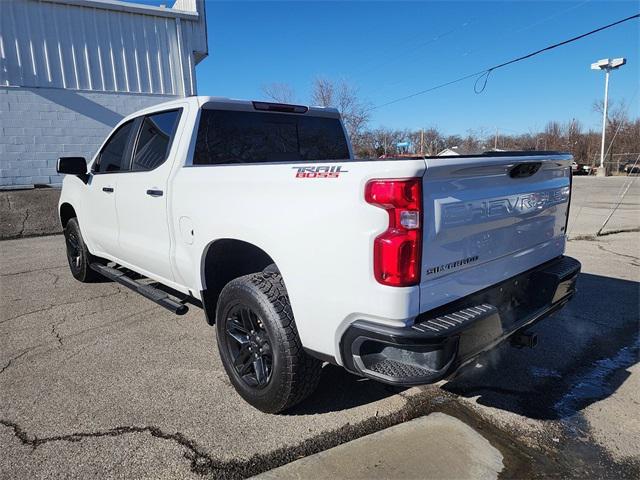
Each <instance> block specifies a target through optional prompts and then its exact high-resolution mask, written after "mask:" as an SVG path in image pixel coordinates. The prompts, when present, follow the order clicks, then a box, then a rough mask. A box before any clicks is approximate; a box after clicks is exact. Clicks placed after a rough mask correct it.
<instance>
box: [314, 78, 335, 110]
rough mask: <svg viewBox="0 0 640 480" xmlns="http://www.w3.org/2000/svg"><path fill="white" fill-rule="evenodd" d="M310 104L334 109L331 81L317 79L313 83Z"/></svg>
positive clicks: (333, 91)
mask: <svg viewBox="0 0 640 480" xmlns="http://www.w3.org/2000/svg"><path fill="white" fill-rule="evenodd" d="M312 88H313V90H312V91H311V103H312V104H313V105H317V106H318V107H335V106H336V102H335V98H334V97H335V86H334V84H333V82H332V81H331V80H328V79H326V78H322V77H317V78H316V79H315V80H314V81H313V87H312Z"/></svg>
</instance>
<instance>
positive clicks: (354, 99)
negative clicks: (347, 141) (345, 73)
mask: <svg viewBox="0 0 640 480" xmlns="http://www.w3.org/2000/svg"><path fill="white" fill-rule="evenodd" d="M311 103H313V104H314V105H318V106H320V107H335V108H337V109H338V111H339V112H340V115H341V116H342V120H343V121H344V123H345V126H346V128H347V132H348V133H349V136H350V137H351V142H352V143H353V144H354V146H355V147H356V149H357V148H358V144H359V142H360V141H361V138H360V136H361V134H362V132H363V130H364V128H365V127H366V125H367V122H368V121H369V111H370V107H369V105H367V104H366V103H365V102H363V101H362V100H361V99H360V97H359V95H358V89H357V88H355V87H354V86H353V85H351V84H349V83H347V82H346V81H344V80H340V81H339V82H334V81H332V80H329V79H326V78H321V77H318V78H316V79H315V80H314V82H313V88H312V91H311Z"/></svg>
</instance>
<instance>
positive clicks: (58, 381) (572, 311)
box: [0, 177, 640, 478]
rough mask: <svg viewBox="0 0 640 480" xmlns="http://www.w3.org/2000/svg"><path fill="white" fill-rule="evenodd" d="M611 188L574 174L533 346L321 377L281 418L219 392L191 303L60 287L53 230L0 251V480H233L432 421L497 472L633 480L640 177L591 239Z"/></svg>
mask: <svg viewBox="0 0 640 480" xmlns="http://www.w3.org/2000/svg"><path fill="white" fill-rule="evenodd" d="M628 181H629V179H626V180H625V178H624V177H622V178H619V179H595V178H584V179H576V181H575V193H574V198H573V204H572V211H571V225H570V229H569V234H570V237H573V238H574V239H573V240H571V241H570V242H569V245H568V252H567V253H568V254H570V255H572V256H574V257H576V258H578V259H579V260H580V261H581V262H582V264H583V273H582V274H581V277H580V279H579V293H578V294H577V296H576V297H575V298H574V300H572V302H571V303H570V304H569V305H568V306H567V307H566V308H565V309H564V310H562V311H561V312H560V313H558V314H556V315H555V316H553V317H551V318H549V319H547V320H546V321H545V322H542V323H541V324H539V325H538V326H537V327H536V328H535V331H536V332H537V333H538V337H539V346H538V347H537V348H536V349H533V350H524V349H522V350H519V349H515V348H512V347H509V346H507V345H505V346H503V347H501V348H500V349H498V350H497V351H495V352H493V353H491V354H490V355H488V356H485V357H482V358H481V359H480V360H479V361H478V363H477V364H476V365H472V366H470V367H469V368H467V369H466V370H465V371H464V372H463V373H462V374H461V375H459V376H457V377H456V378H454V379H450V380H449V381H446V382H441V383H439V384H437V385H431V386H426V387H418V388H412V389H407V390H402V389H394V388H390V387H386V386H384V385H382V384H378V383H375V382H372V381H369V380H364V379H360V378H358V377H355V376H352V375H349V374H347V373H345V372H344V371H342V370H341V369H338V368H336V367H332V366H326V367H325V369H324V371H323V377H322V381H321V385H320V387H319V389H318V391H317V392H316V393H315V394H314V395H313V396H312V397H311V398H310V399H309V400H308V401H307V402H305V403H304V404H303V405H301V406H299V407H297V408H296V409H295V410H294V411H292V412H289V413H288V414H286V415H265V414H263V413H260V412H259V411H257V410H254V409H253V408H251V407H249V406H248V405H247V404H246V403H244V402H243V401H242V400H241V399H240V397H239V396H238V395H237V394H236V393H235V391H234V390H233V388H232V387H231V386H230V384H229V382H228V380H227V378H226V376H225V373H224V370H223V368H222V365H221V363H220V360H219V357H218V353H217V349H216V346H215V336H214V335H215V334H214V329H212V328H211V327H209V326H208V325H207V324H206V322H205V321H204V316H203V314H202V312H201V311H199V310H198V309H197V308H192V309H191V310H190V312H189V313H188V314H187V315H185V316H183V317H176V316H174V315H172V314H171V313H169V312H167V311H165V310H163V309H162V308H160V307H158V306H156V305H155V304H153V303H151V302H149V301H148V300H146V299H144V298H142V297H140V296H138V295H136V294H134V293H133V292H131V291H129V290H127V289H125V288H123V287H120V286H118V285H117V284H114V283H97V284H81V283H78V282H76V281H75V280H74V279H73V278H72V277H71V275H70V273H69V270H68V266H67V264H66V259H65V255H64V241H63V238H62V237H61V236H48V237H38V238H25V239H16V240H7V241H3V242H0V254H1V258H0V286H1V295H0V451H1V452H2V454H1V456H0V477H2V478H36V477H37V478H52V477H56V478H59V477H89V476H92V477H98V478H107V477H108V478H117V477H135V478H237V477H248V476H252V475H256V474H259V473H262V472H265V471H268V470H270V469H272V468H275V467H278V466H280V465H283V464H286V463H288V462H291V461H293V460H296V459H298V458H301V457H304V456H307V455H309V454H313V453H316V452H319V451H322V450H325V449H327V448H330V447H333V446H336V445H339V444H342V443H344V442H346V441H349V440H353V439H356V438H359V437H362V436H363V435H366V434H369V433H372V432H375V431H378V430H381V429H383V428H386V427H390V426H392V425H396V424H400V423H402V422H404V421H406V420H409V419H412V418H418V417H422V416H424V415H427V414H429V413H432V412H443V413H446V414H448V415H451V416H453V417H456V418H457V419H459V420H461V421H462V422H464V423H466V424H467V425H469V426H470V427H472V428H473V429H474V430H476V431H478V432H480V433H481V434H482V435H483V437H484V438H486V439H487V440H488V441H489V442H490V443H491V444H492V445H493V446H494V447H495V448H497V449H498V450H499V451H500V452H501V453H502V455H503V457H504V461H503V464H504V467H503V470H502V472H501V476H503V477H505V478H514V477H518V478H523V477H529V478H536V477H545V476H567V477H580V478H585V477H600V478H638V477H640V417H639V416H638V411H639V407H640V395H639V392H640V367H639V366H638V360H639V357H638V356H639V346H640V340H639V337H638V332H639V322H640V320H639V308H640V233H639V232H638V228H639V227H640V182H635V183H634V184H633V185H632V186H631V187H630V191H629V192H628V194H627V196H625V198H624V201H623V202H621V204H620V207H619V208H618V211H617V212H616V214H614V217H613V218H612V223H611V225H610V227H608V228H607V229H606V230H605V231H610V232H615V231H619V230H623V231H622V232H619V233H611V234H609V235H606V236H602V237H594V236H593V234H594V233H595V232H596V231H597V229H598V228H599V227H600V225H601V223H602V221H604V219H605V218H606V216H607V215H608V212H610V210H611V208H612V207H614V206H615V205H616V204H617V203H618V199H619V198H620V194H621V193H622V191H623V188H624V187H625V186H626V185H627V183H625V182H628ZM572 227H573V230H572ZM634 230H635V231H634ZM419 455H420V454H419V453H417V456H419ZM422 461H430V460H429V459H428V458H423V459H422ZM434 461H435V459H434ZM347 474H348V472H345V476H348V475H347ZM317 475H318V477H319V478H322V477H323V476H324V475H323V474H322V472H317Z"/></svg>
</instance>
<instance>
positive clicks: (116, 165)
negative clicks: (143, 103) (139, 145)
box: [92, 120, 133, 173]
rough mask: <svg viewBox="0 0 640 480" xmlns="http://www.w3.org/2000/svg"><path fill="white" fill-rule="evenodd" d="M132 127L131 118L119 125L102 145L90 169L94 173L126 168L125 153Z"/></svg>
mask: <svg viewBox="0 0 640 480" xmlns="http://www.w3.org/2000/svg"><path fill="white" fill-rule="evenodd" d="M132 127H133V120H130V121H128V122H127V123H125V124H124V125H121V126H120V127H119V128H118V129H117V130H116V131H115V132H114V133H113V135H111V138H110V139H109V140H107V143H106V144H105V145H104V147H102V150H101V151H100V155H98V158H97V160H96V163H95V165H94V166H93V168H92V170H93V171H94V172H95V173H111V172H120V171H121V170H124V169H126V168H127V167H126V165H125V163H126V159H125V155H126V153H127V146H128V145H129V136H130V135H131V129H132Z"/></svg>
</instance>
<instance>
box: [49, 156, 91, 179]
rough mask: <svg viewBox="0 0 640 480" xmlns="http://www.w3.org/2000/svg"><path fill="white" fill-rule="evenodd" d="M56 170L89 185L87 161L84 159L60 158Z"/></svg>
mask: <svg viewBox="0 0 640 480" xmlns="http://www.w3.org/2000/svg"><path fill="white" fill-rule="evenodd" d="M56 170H57V171H58V173H64V174H65V175H75V176H77V177H79V178H80V180H82V181H83V182H85V183H87V178H88V175H87V161H86V160H85V159H84V157H60V158H58V165H57V167H56Z"/></svg>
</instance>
